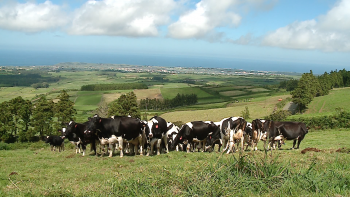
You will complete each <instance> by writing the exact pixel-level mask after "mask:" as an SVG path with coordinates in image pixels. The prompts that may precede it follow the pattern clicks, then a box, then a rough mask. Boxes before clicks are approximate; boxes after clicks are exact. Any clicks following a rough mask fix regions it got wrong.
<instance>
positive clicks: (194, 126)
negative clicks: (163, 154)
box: [171, 121, 220, 152]
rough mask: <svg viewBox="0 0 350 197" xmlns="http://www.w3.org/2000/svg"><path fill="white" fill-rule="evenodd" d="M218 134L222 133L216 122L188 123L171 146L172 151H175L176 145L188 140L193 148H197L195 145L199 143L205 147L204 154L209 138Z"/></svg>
mask: <svg viewBox="0 0 350 197" xmlns="http://www.w3.org/2000/svg"><path fill="white" fill-rule="evenodd" d="M218 132H220V128H219V127H218V126H217V125H215V124H214V122H211V121H206V122H203V121H193V122H188V123H186V124H185V125H183V126H182V127H181V129H180V131H179V133H178V134H177V135H176V137H175V140H174V141H173V143H172V144H171V149H172V150H174V149H175V147H176V145H178V143H179V142H180V141H181V140H188V143H189V144H190V145H192V147H195V146H194V144H195V143H197V142H199V143H201V144H202V147H203V151H202V152H204V150H205V144H206V140H207V137H208V136H209V135H212V134H213V133H218ZM189 149H190V147H189V146H187V152H189Z"/></svg>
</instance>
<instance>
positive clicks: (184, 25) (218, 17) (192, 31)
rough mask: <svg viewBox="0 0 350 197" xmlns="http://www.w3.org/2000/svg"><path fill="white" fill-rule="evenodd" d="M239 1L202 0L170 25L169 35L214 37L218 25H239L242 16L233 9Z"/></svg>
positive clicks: (176, 36)
mask: <svg viewBox="0 0 350 197" xmlns="http://www.w3.org/2000/svg"><path fill="white" fill-rule="evenodd" d="M238 3H239V1H238V0H220V1H217V0H202V1H200V2H199V3H197V4H196V8H195V9H194V10H191V11H188V12H186V13H184V14H183V15H181V16H180V17H179V20H178V21H176V22H175V23H173V24H171V25H170V26H169V27H168V30H169V32H168V35H169V36H170V37H173V38H205V37H206V36H208V35H211V36H210V37H213V36H212V35H213V34H215V30H214V29H215V28H217V27H223V26H231V27H232V26H238V25H239V23H240V22H241V19H242V17H241V16H240V15H238V14H237V13H235V12H234V11H233V9H232V8H233V7H234V6H235V5H237V4H238ZM214 37H215V36H214ZM218 37H220V36H218Z"/></svg>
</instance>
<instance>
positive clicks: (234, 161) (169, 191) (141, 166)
mask: <svg viewBox="0 0 350 197" xmlns="http://www.w3.org/2000/svg"><path fill="white" fill-rule="evenodd" d="M349 132H350V130H325V131H315V132H313V131H310V132H309V133H308V134H307V135H306V137H305V139H304V140H303V141H302V143H301V145H300V149H299V150H289V148H290V147H291V146H292V145H291V143H292V142H291V141H287V143H286V145H284V146H282V150H274V151H268V152H267V153H266V154H265V152H264V151H262V150H263V148H262V147H263V144H262V143H260V144H259V150H258V151H255V152H251V151H245V152H243V153H238V152H236V153H234V154H232V153H231V154H228V155H227V154H221V153H218V152H216V151H215V152H211V153H208V152H204V153H202V152H195V153H185V152H170V153H168V154H161V155H159V156H149V157H146V156H139V155H138V156H128V155H126V156H124V157H123V158H120V157H119V156H118V154H117V153H116V154H115V155H114V156H113V157H112V158H108V157H106V156H105V157H102V158H101V157H95V156H93V155H87V156H85V157H82V156H81V154H75V150H73V149H72V146H71V145H70V144H69V143H68V142H67V143H66V150H65V151H63V152H60V153H59V152H51V151H50V150H49V146H48V145H46V144H44V143H43V142H41V143H36V144H33V145H28V146H27V148H26V149H18V150H2V151H0V158H1V168H0V177H1V178H0V195H1V196H264V197H265V196H266V197H267V196H349V195H350V157H349V153H348V151H349V148H350V147H349V143H348V142H347V139H346V138H344V137H343V136H346V135H348V133H349ZM325 137H327V139H325ZM308 147H311V148H316V149H315V150H317V151H318V152H314V151H310V152H306V153H305V154H302V153H301V150H303V149H305V148H308ZM341 148H345V149H343V150H344V151H342V152H336V151H337V150H338V149H341ZM88 149H89V148H88Z"/></svg>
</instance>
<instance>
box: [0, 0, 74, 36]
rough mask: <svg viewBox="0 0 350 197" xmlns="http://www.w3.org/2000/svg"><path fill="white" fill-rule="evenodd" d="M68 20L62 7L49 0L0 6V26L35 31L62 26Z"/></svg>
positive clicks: (15, 29)
mask: <svg viewBox="0 0 350 197" xmlns="http://www.w3.org/2000/svg"><path fill="white" fill-rule="evenodd" d="M67 21H68V18H67V14H66V13H64V12H63V7H61V6H57V5H54V4H52V3H51V2H50V1H45V2H44V3H40V4H35V3H32V2H27V3H12V4H11V3H10V4H5V5H4V6H2V7H0V28H2V29H7V30H14V31H23V32H28V33H36V32H40V31H44V30H50V29H56V28H58V27H62V26H64V25H65V24H66V23H67Z"/></svg>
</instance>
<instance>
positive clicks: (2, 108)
mask: <svg viewBox="0 0 350 197" xmlns="http://www.w3.org/2000/svg"><path fill="white" fill-rule="evenodd" d="M0 114H1V116H0V138H1V140H2V141H7V140H8V139H9V138H10V136H11V133H13V131H12V129H13V128H14V126H13V116H12V114H11V111H10V109H9V102H6V101H5V102H2V103H1V104H0Z"/></svg>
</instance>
